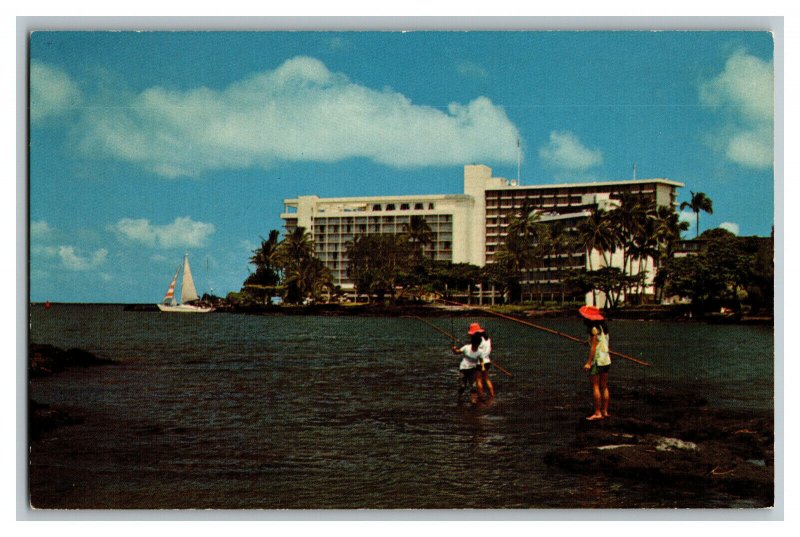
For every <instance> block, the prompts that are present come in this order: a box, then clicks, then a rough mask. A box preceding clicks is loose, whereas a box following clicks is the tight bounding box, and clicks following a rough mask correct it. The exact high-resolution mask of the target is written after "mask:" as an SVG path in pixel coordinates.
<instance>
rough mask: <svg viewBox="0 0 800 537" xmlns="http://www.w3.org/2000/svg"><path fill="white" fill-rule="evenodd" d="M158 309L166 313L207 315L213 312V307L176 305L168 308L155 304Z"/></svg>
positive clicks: (167, 305)
mask: <svg viewBox="0 0 800 537" xmlns="http://www.w3.org/2000/svg"><path fill="white" fill-rule="evenodd" d="M156 305H157V306H158V309H159V310H161V311H163V312H166V313H209V312H211V311H214V308H213V307H207V306H193V305H191V304H176V305H175V306H170V305H169V304H156Z"/></svg>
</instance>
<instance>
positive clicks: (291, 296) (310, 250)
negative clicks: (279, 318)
mask: <svg viewBox="0 0 800 537" xmlns="http://www.w3.org/2000/svg"><path fill="white" fill-rule="evenodd" d="M272 259H273V261H274V263H275V265H276V266H277V267H279V268H280V270H281V272H282V273H283V277H284V285H285V286H286V291H285V293H284V295H285V296H284V300H286V301H287V302H299V301H300V300H302V298H303V297H304V296H307V294H308V292H309V288H311V289H312V291H311V292H312V294H313V287H314V286H313V285H310V286H309V284H308V279H307V277H306V276H307V272H308V265H309V263H314V262H315V261H314V260H317V261H319V260H318V259H317V258H316V257H315V256H314V241H313V239H312V238H311V234H310V233H308V232H307V231H306V228H304V227H302V226H301V227H297V228H295V229H293V230H292V231H291V232H290V233H289V234H288V235H286V236H285V237H284V238H283V240H282V241H281V242H280V243H278V245H277V247H276V248H275V251H274V252H273V253H272ZM320 263H321V261H320Z"/></svg>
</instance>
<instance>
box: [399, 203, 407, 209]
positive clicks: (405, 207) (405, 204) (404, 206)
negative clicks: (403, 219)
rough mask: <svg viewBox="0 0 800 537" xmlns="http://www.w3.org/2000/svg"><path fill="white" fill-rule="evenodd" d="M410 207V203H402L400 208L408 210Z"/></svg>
mask: <svg viewBox="0 0 800 537" xmlns="http://www.w3.org/2000/svg"><path fill="white" fill-rule="evenodd" d="M408 209H409V206H408V203H401V204H400V210H401V211H407V210H408Z"/></svg>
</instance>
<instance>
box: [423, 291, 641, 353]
mask: <svg viewBox="0 0 800 537" xmlns="http://www.w3.org/2000/svg"><path fill="white" fill-rule="evenodd" d="M438 300H439V301H440V302H445V303H447V304H453V305H458V306H464V304H462V303H460V302H453V301H452V300H445V299H443V298H440V299H438ZM472 309H478V310H480V311H485V312H486V313H490V314H492V315H496V316H497V317H501V318H503V319H508V320H509V321H514V322H515V323H520V324H524V325H526V326H530V327H533V328H537V329H539V330H543V331H545V332H549V333H551V334H555V335H557V336H561V337H563V338H566V339H569V340H572V341H575V342H577V343H581V344H583V345H585V344H586V341H584V340H582V339H580V338H577V337H575V336H570V335H569V334H564V333H563V332H559V331H558V330H553V329H552V328H547V327H545V326H540V325H538V324H534V323H532V322H529V321H523V320H522V319H517V318H516V317H512V316H511V315H505V314H503V313H499V312H497V311H492V310H490V309H486V308H480V307H478V308H475V307H473V308H472ZM608 352H609V354H613V355H614V356H619V357H620V358H625V359H626V360H630V361H631V362H636V363H637V364H639V365H643V366H646V367H650V366H651V364H649V363H648V362H645V361H644V360H639V359H638V358H634V357H633V356H628V355H627V354H622V353H621V352H617V351H612V350H609V351H608Z"/></svg>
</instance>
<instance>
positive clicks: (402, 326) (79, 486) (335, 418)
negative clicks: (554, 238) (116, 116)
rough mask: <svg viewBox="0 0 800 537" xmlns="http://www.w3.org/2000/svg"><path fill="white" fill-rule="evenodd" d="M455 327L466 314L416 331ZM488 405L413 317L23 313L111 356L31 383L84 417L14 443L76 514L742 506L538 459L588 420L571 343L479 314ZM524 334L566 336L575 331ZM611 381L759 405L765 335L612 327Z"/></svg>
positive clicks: (35, 336) (55, 502)
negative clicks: (487, 355) (29, 442)
mask: <svg viewBox="0 0 800 537" xmlns="http://www.w3.org/2000/svg"><path fill="white" fill-rule="evenodd" d="M428 320H429V321H430V322H433V323H435V324H436V325H437V326H439V327H441V328H442V329H444V330H447V331H448V332H452V333H456V334H457V335H458V334H462V333H463V332H465V331H466V327H467V325H468V323H469V322H470V321H471V320H472V319H465V318H456V319H450V318H437V319H428ZM479 321H480V322H481V324H482V325H484V326H485V327H486V328H487V330H488V331H489V333H490V335H491V336H492V339H493V342H494V347H495V351H494V354H493V358H494V359H495V360H496V361H497V362H498V363H499V364H500V365H502V366H503V367H505V368H506V369H508V370H510V371H511V372H512V373H513V375H514V376H513V377H512V378H509V377H506V376H504V375H501V374H500V373H499V372H498V371H495V372H494V373H493V379H494V382H495V387H496V390H497V403H496V404H495V405H494V406H492V407H490V408H481V407H473V406H471V405H469V404H458V402H457V397H456V388H457V379H458V370H457V367H458V362H459V359H458V357H456V356H454V355H452V354H451V353H450V351H449V349H448V345H449V340H448V339H447V338H446V337H445V336H443V335H442V334H440V333H438V332H436V331H435V330H433V329H431V328H430V327H429V326H426V325H425V324H423V323H422V322H420V321H418V320H414V319H411V318H383V317H380V318H378V317H366V318H360V317H359V318H354V317H299V316H298V317H278V316H276V317H257V316H242V315H231V314H210V315H178V314H172V315H169V314H160V313H143V312H125V311H123V310H122V307H121V306H62V305H56V306H54V307H53V308H52V309H51V310H48V311H45V310H44V308H42V307H41V306H34V307H33V308H32V310H31V340H32V341H33V342H36V343H49V344H52V345H55V346H58V347H61V348H71V347H80V348H84V349H86V350H89V351H92V352H94V353H96V354H98V355H99V356H102V357H106V358H112V359H114V360H118V361H119V362H121V364H120V365H118V366H106V367H97V368H89V369H71V370H68V371H65V372H63V373H60V374H58V375H54V376H50V377H47V378H43V379H34V380H33V382H32V383H31V393H30V395H31V397H32V398H33V399H34V400H36V401H38V402H40V403H46V404H51V405H53V406H58V407H59V408H63V409H66V410H67V411H68V412H70V414H73V415H76V416H82V417H84V422H83V423H81V424H79V425H73V426H67V427H61V428H58V429H56V430H54V431H52V432H50V433H47V434H45V435H44V436H43V437H42V439H41V440H39V441H37V442H36V443H34V445H33V446H32V456H31V460H32V465H31V475H30V482H31V490H32V495H33V504H34V505H35V506H36V505H38V506H41V507H80V508H104V507H108V508H117V509H119V508H189V507H192V508H226V509H243V508H266V509H275V508H314V509H323V508H347V509H349V508H376V509H387V508H448V509H452V508H456V509H458V508H578V507H612V508H620V507H675V506H678V507H685V506H698V505H703V506H706V507H731V506H744V507H746V505H741V504H739V503H736V502H735V500H733V499H732V498H730V497H727V496H724V495H709V494H708V493H705V494H702V496H698V495H699V494H701V493H699V492H692V491H686V490H672V489H669V488H659V487H654V486H653V485H645V484H640V483H636V482H632V481H630V480H626V481H623V480H619V481H617V480H615V479H613V478H609V477H603V476H580V475H573V474H570V473H568V472H565V471H562V470H560V469H558V468H554V467H551V466H547V465H545V464H544V462H543V461H542V457H543V455H544V453H545V452H546V451H547V450H549V449H551V448H553V447H555V446H561V445H566V444H568V443H569V442H570V441H571V440H572V439H573V437H574V431H575V426H576V422H577V421H578V420H579V419H580V418H581V417H582V416H584V415H586V414H587V413H589V411H590V410H591V398H590V393H589V389H588V380H587V378H586V376H585V375H584V374H583V373H582V371H581V365H582V363H583V359H584V353H585V350H584V349H583V348H582V347H580V346H579V345H577V344H575V343H573V342H571V341H568V340H566V339H562V338H559V337H556V336H553V335H550V334H547V333H544V332H541V331H538V330H535V329H532V328H529V327H525V326H521V325H519V324H516V323H512V322H510V321H506V320H503V319H498V318H494V317H489V318H481V319H479ZM540 324H542V325H546V326H548V327H550V328H554V329H556V330H560V331H563V332H567V333H570V334H574V335H581V334H582V327H581V325H580V323H579V322H578V321H577V320H575V321H573V320H543V321H540ZM611 331H612V332H611V333H612V339H611V342H612V348H613V349H614V350H617V351H619V352H623V353H626V354H629V355H632V356H637V357H640V358H644V359H645V360H648V361H650V362H651V363H652V364H653V366H654V367H651V368H644V367H642V366H639V365H636V364H634V363H631V362H627V361H625V360H621V359H617V360H616V361H615V364H614V366H613V369H612V375H611V386H612V412H617V413H620V412H622V413H625V412H635V409H628V408H624V403H623V402H619V403H618V404H617V405H616V407H615V401H614V400H613V388H614V386H615V385H616V386H628V387H648V386H649V387H656V388H664V387H665V386H668V385H669V384H670V383H678V384H679V385H680V386H681V390H684V389H689V390H690V391H693V392H695V393H698V394H702V395H705V396H706V397H707V398H708V399H709V401H710V403H711V404H712V405H715V406H721V407H724V406H730V407H736V408H740V409H754V410H764V409H767V410H771V409H772V408H773V354H774V352H773V331H772V327H761V326H709V325H703V324H689V323H646V322H634V321H617V322H614V323H612V325H611Z"/></svg>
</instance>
